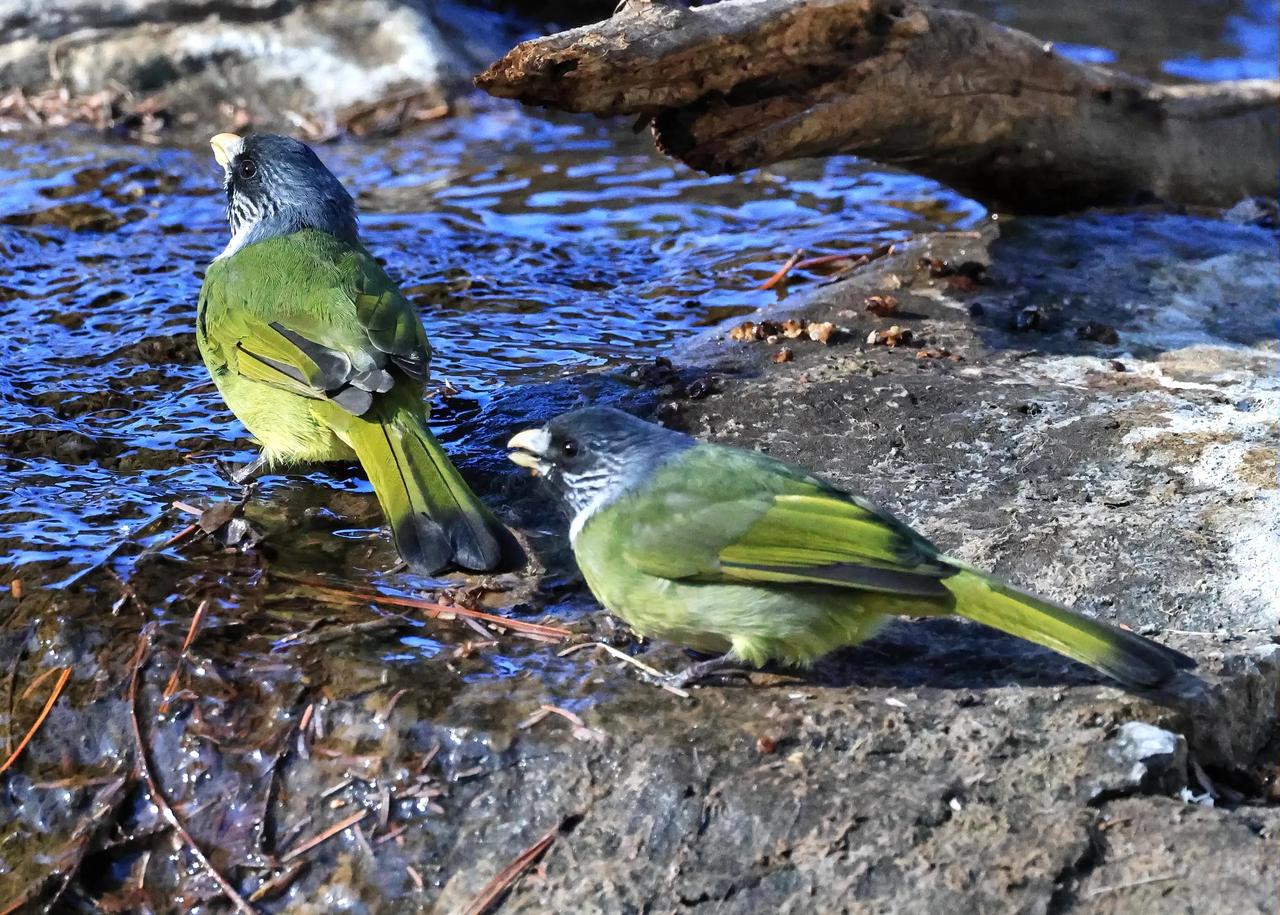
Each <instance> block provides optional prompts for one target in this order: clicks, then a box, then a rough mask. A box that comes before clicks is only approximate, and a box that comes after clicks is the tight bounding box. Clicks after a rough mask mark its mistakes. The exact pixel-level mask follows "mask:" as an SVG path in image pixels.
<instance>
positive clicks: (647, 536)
mask: <svg viewBox="0 0 1280 915" xmlns="http://www.w3.org/2000/svg"><path fill="white" fill-rule="evenodd" d="M508 449H509V450H510V454H509V457H510V459H511V460H512V461H514V462H515V463H516V464H519V465H520V466H522V467H526V468H529V469H530V470H532V471H533V472H534V473H535V474H537V475H539V476H542V477H544V478H545V479H546V480H547V481H548V482H549V483H550V485H551V487H552V488H553V489H554V490H555V492H556V493H557V494H558V495H559V496H560V498H561V499H562V500H563V502H564V503H565V505H566V506H567V507H568V508H569V510H570V513H571V515H572V522H571V524H570V540H571V543H572V546H573V552H574V556H575V558H576V559H577V562H578V565H579V567H580V568H581V570H582V574H583V577H584V578H585V580H586V582H587V585H588V587H589V588H590V589H591V591H592V593H593V594H594V595H595V597H596V599H597V600H599V601H600V603H601V604H603V605H604V606H605V607H606V608H607V609H608V610H610V611H611V612H613V613H614V614H616V615H617V616H619V617H621V618H622V619H623V620H625V621H626V622H627V623H628V624H629V625H630V626H631V627H632V628H633V629H634V630H636V631H637V632H638V633H640V634H641V635H645V636H653V637H656V638H660V639H664V640H668V641H672V642H676V643H678V644H680V645H683V646H685V647H688V648H692V649H696V650H698V651H703V652H709V653H712V654H713V655H716V657H713V658H712V659H711V660H709V661H705V662H701V663H700V664H695V665H693V666H692V667H690V668H689V669H688V670H687V671H684V672H682V673H680V674H678V675H675V677H674V680H675V681H676V682H678V683H681V684H687V683H689V682H693V681H694V680H697V679H700V678H702V677H705V676H706V675H708V674H711V673H714V672H716V671H717V670H721V669H723V668H724V667H725V666H734V665H740V664H743V663H746V664H749V665H754V666H760V665H762V664H764V663H765V662H768V661H781V662H784V663H788V664H797V665H806V664H809V663H811V662H813V661H814V660H816V659H817V658H819V657H822V656H823V655H825V654H827V653H828V652H830V651H832V650H834V649H836V648H839V647H841V646H844V645H851V644H856V643H858V642H861V641H863V640H864V639H866V638H869V637H870V636H871V635H873V634H874V633H875V632H876V631H878V630H879V629H880V628H881V627H882V626H883V625H884V624H885V622H886V621H887V620H888V619H890V618H891V617H893V616H951V615H958V616H962V617H967V618H968V619H971V620H976V621H977V622H979V623H984V624H986V625H988V626H991V627H994V628H996V629H999V630H1002V631H1004V632H1007V633H1010V634H1012V635H1015V636H1018V637H1020V638H1023V639H1027V640H1028V641H1031V642H1035V643H1037V644H1039V645H1043V646H1045V647H1047V648H1051V649H1053V650H1054V651H1057V652H1059V653H1061V654H1063V655H1066V656H1067V657H1070V658H1073V659H1075V660H1077V661H1080V662H1083V663H1084V664H1087V665H1089V666H1091V667H1094V668H1095V669H1097V670H1099V671H1102V672H1103V673H1105V674H1107V675H1109V676H1111V677H1113V678H1115V679H1116V680H1118V681H1120V682H1121V683H1123V684H1125V685H1126V686H1129V687H1131V688H1135V689H1147V688H1155V687H1159V686H1163V685H1164V684H1166V683H1167V682H1169V681H1170V680H1172V679H1173V678H1174V677H1175V676H1177V675H1178V672H1179V671H1180V670H1183V669H1186V668H1190V667H1193V666H1194V665H1195V662H1194V661H1193V660H1192V659H1191V658H1188V657H1187V656H1186V655H1183V654H1181V653H1179V652H1177V651H1174V650H1172V649H1170V648H1166V647H1164V646H1162V645H1160V644H1158V643H1156V642H1153V641H1151V640H1150V639H1147V638H1144V637H1143V636H1140V635H1138V634H1137V633H1134V632H1130V631H1127V630H1124V629H1121V628H1119V627H1116V626H1112V625H1110V624H1108V623H1105V622H1102V621H1100V620H1096V619H1092V618H1090V617H1087V616H1084V615H1082V614H1079V613H1076V612H1075V611H1072V610H1068V609H1067V608H1066V607H1062V606H1059V605H1058V604H1055V603H1053V602H1051V601H1048V600H1044V599H1042V598H1039V597H1035V596H1033V595H1030V594H1027V593H1025V592H1023V591H1019V590H1018V589H1016V588H1013V587H1011V586H1009V585H1007V584H1005V583H1003V582H1000V581H997V580H996V579H994V578H992V577H991V576H989V575H987V574H985V573H983V572H981V571H979V570H978V569H975V568H973V567H971V566H969V565H967V564H965V563H963V562H961V561H960V560H957V559H954V558H951V557H948V556H945V555H943V554H942V553H941V552H940V551H939V550H938V549H937V547H935V546H934V545H933V544H932V543H930V542H929V541H928V540H927V539H925V538H924V537H923V536H921V535H920V534H918V533H916V532H915V531H914V530H912V529H911V528H910V527H908V526H907V525H906V524H905V523H903V522H902V521H900V520H898V519H897V518H895V517H894V516H892V515H891V514H889V513H888V512H886V511H884V510H883V509H880V508H878V507H876V506H875V505H873V504H872V503H871V502H869V501H868V500H866V499H864V498H862V497H861V496H858V495H855V494H853V493H849V492H846V491H844V490H842V489H840V488H838V487H836V486H833V485H831V484H829V483H827V482H825V481H823V480H821V479H819V478H818V477H816V476H814V475H813V474H811V473H809V472H808V471H807V470H804V469H803V468H801V467H797V466H794V465H791V464H787V463H784V462H782V461H779V460H775V459H774V458H771V457H768V456H766V455H764V454H761V453H759V452H757V451H746V450H741V449H737V448H731V447H727V446H724V445H714V444H704V443H699V442H698V441H696V440H695V439H693V438H691V437H689V436H687V435H684V434H682V433H679V432H674V431H672V430H670V429H665V428H663V427H661V426H656V425H653V424H652V423H647V422H644V421H643V420H640V419H637V418H636V417H634V416H631V415H629V414H627V413H623V412H621V411H619V410H615V409H612V408H608V407H589V408H586V409H583V410H577V411H574V412H571V413H566V414H564V415H562V416H559V417H556V418H555V419H553V420H551V421H550V422H549V423H547V424H546V425H544V426H541V427H538V428H533V429H526V430H524V431H522V432H520V433H518V434H517V435H515V436H514V437H513V438H512V439H511V440H510V441H509V442H508Z"/></svg>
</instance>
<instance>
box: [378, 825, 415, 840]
mask: <svg viewBox="0 0 1280 915" xmlns="http://www.w3.org/2000/svg"><path fill="white" fill-rule="evenodd" d="M408 828H409V824H408V823H400V824H399V825H397V826H393V827H391V828H390V829H388V830H387V831H386V832H384V833H383V834H382V835H380V836H378V837H377V838H376V839H374V840H373V844H374V845H381V844H382V843H383V842H390V841H391V840H392V839H394V838H395V837H396V836H398V835H400V834H401V833H402V832H404V831H405V830H406V829H408Z"/></svg>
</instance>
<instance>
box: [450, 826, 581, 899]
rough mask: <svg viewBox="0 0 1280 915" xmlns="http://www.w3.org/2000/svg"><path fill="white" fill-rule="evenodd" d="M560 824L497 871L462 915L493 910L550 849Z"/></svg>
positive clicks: (558, 832)
mask: <svg viewBox="0 0 1280 915" xmlns="http://www.w3.org/2000/svg"><path fill="white" fill-rule="evenodd" d="M561 825H562V824H560V823H557V824H556V825H555V826H552V827H551V828H550V829H548V830H547V831H546V832H545V833H543V834H542V836H541V837H540V838H539V839H538V841H536V842H534V843H533V844H532V845H530V846H529V847H528V848H526V849H525V850H524V851H522V852H520V854H518V855H516V857H515V860H514V861H512V862H511V863H510V864H508V865H507V866H506V867H504V868H503V869H502V870H500V871H498V874H497V876H495V877H494V878H493V879H492V880H490V881H489V882H488V883H487V884H486V885H485V888H484V889H482V890H481V891H480V893H479V894H478V895H477V896H476V897H475V898H474V899H472V900H471V904H470V905H468V906H467V908H466V910H465V911H464V913H463V915H486V913H488V912H490V911H492V910H493V907H494V905H495V904H497V903H498V902H499V901H500V900H501V899H502V897H503V896H504V895H505V894H506V892H507V890H509V889H511V887H512V885H513V884H514V883H515V882H516V881H517V880H519V879H520V877H521V876H522V875H523V874H524V872H525V871H527V870H528V869H529V868H531V867H533V865H534V864H536V863H537V862H538V859H539V858H541V857H542V856H543V854H545V853H546V851H547V849H548V848H550V847H551V843H553V842H555V840H556V836H557V835H559V834H560V827H561Z"/></svg>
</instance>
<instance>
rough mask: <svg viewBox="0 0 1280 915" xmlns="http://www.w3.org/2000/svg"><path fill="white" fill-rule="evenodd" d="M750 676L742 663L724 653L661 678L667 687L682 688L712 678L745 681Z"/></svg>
mask: <svg viewBox="0 0 1280 915" xmlns="http://www.w3.org/2000/svg"><path fill="white" fill-rule="evenodd" d="M750 676H751V670H750V669H748V668H746V667H744V666H743V664H742V661H740V660H739V659H738V658H735V657H734V656H733V655H732V654H730V653H728V652H726V653H724V654H722V655H717V656H716V657H714V658H707V659H706V660H705V661H698V662H696V663H694V664H690V665H689V666H688V667H686V668H685V669H684V670H681V671H677V672H676V673H673V674H667V675H666V676H665V677H663V678H662V681H663V682H664V683H666V684H668V685H669V686H675V687H680V688H683V687H686V686H692V685H693V684H694V683H698V682H699V681H702V680H707V679H710V678H712V677H742V678H744V679H746V678H749V677H750Z"/></svg>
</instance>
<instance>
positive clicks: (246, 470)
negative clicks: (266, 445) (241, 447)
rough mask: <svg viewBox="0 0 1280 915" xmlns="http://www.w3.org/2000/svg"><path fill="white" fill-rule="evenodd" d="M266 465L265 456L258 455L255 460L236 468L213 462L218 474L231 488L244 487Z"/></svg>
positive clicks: (221, 462) (222, 462) (226, 463)
mask: <svg viewBox="0 0 1280 915" xmlns="http://www.w3.org/2000/svg"><path fill="white" fill-rule="evenodd" d="M266 465H267V456H266V455H265V454H261V453H260V454H259V455H258V456H257V457H256V458H254V459H253V460H252V461H250V462H249V463H247V464H244V465H243V466H240V467H236V466H235V465H234V464H229V463H228V462H226V461H223V460H217V461H215V462H214V466H216V467H217V468H218V473H219V474H220V475H221V476H222V478H223V479H224V480H226V481H227V482H228V483H230V484H231V485H232V486H242V487H243V486H245V485H246V484H247V483H248V481H249V478H250V477H252V476H253V475H254V474H255V473H257V472H258V471H259V470H261V469H262V468H263V467H265V466H266Z"/></svg>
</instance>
